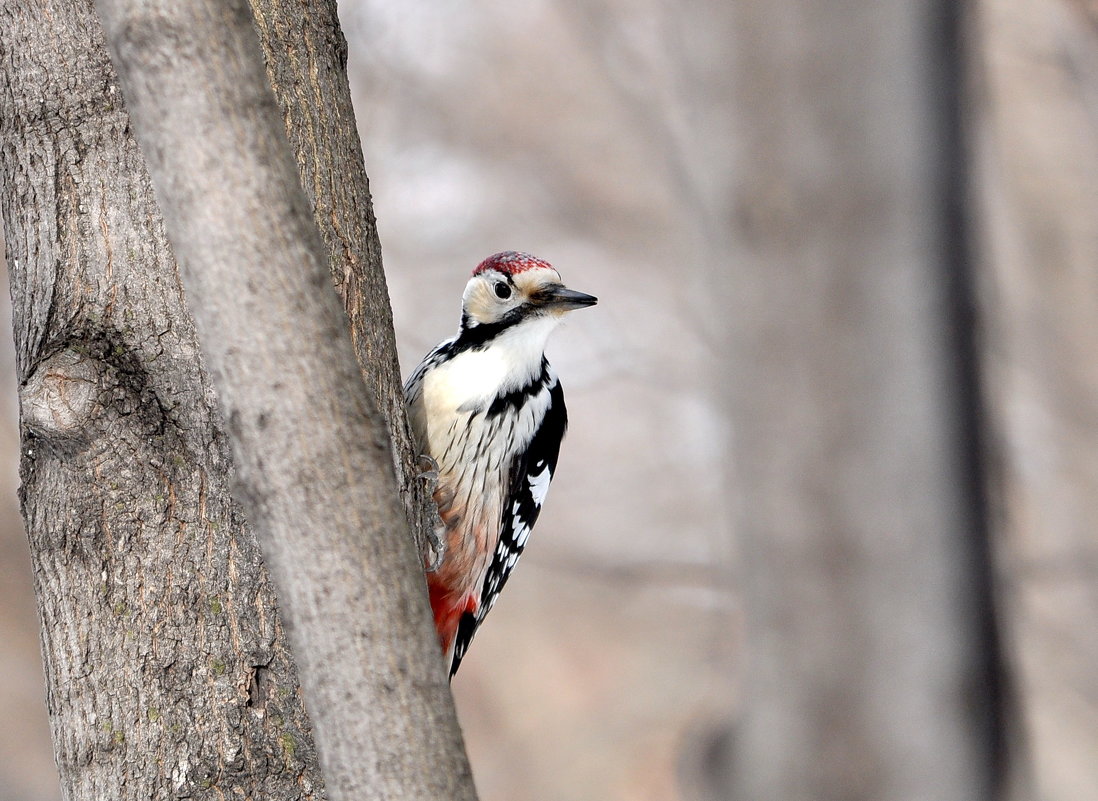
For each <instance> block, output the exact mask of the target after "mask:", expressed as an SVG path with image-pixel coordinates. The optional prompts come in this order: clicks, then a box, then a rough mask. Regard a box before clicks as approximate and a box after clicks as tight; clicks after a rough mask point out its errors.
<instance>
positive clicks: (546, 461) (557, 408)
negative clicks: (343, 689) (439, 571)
mask: <svg viewBox="0 0 1098 801" xmlns="http://www.w3.org/2000/svg"><path fill="white" fill-rule="evenodd" d="M567 428H568V411H567V410H566V409H565V406H564V391H563V390H562V389H561V386H560V382H559V381H557V380H556V379H555V378H554V379H553V383H552V385H551V386H550V387H549V406H548V408H546V410H545V417H543V418H542V421H541V425H540V426H538V429H537V431H535V432H534V436H533V438H532V439H531V440H530V444H529V445H528V446H527V448H526V450H525V451H523V452H522V453H519V454H517V455H516V456H515V458H514V461H513V462H512V463H511V469H510V471H509V473H510V475H509V476H508V482H507V486H508V492H507V496H506V498H505V500H504V503H503V520H502V525H501V526H500V535H499V543H498V544H497V545H496V552H495V554H494V555H493V557H492V563H491V564H490V565H489V566H488V571H487V572H486V573H485V574H484V585H483V587H482V589H481V593H480V601H481V603H480V608H479V609H478V610H477V613H476V615H475V616H474V615H472V614H466V615H464V616H463V617H462V619H461V623H460V624H459V625H458V632H457V637H456V639H455V643H454V659H453V662H452V663H451V665H450V675H451V676H453V675H454V674H455V673H457V669H458V665H459V664H461V659H462V657H463V656H465V652H466V650H467V649H468V648H469V643H470V642H471V641H472V639H473V635H474V634H475V633H476V630H477V628H478V627H479V626H480V624H481V622H482V621H483V620H484V618H485V616H486V615H487V614H488V612H489V611H491V609H492V606H493V605H494V604H495V602H496V598H498V597H499V593H500V591H501V590H502V589H503V585H504V584H506V583H507V578H508V577H509V576H510V575H511V571H512V570H513V569H514V567H515V564H516V563H517V562H518V558H519V556H521V555H522V551H523V549H524V548H525V547H526V540H527V538H528V537H529V536H530V530H531V529H532V528H533V527H534V523H536V522H537V519H538V514H540V512H541V506H542V504H543V503H544V502H545V493H546V491H547V490H548V489H549V482H550V481H551V480H552V478H553V474H554V473H555V472H556V470H557V456H558V455H559V454H560V443H561V440H563V439H564V432H565V430H566V429H567Z"/></svg>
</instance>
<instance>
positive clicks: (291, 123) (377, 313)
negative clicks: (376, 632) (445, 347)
mask: <svg viewBox="0 0 1098 801" xmlns="http://www.w3.org/2000/svg"><path fill="white" fill-rule="evenodd" d="M252 12H253V14H254V16H255V27H256V32H257V33H258V34H259V40H260V44H261V45H262V47H263V55H264V59H265V63H266V67H267V75H268V78H269V80H270V84H271V87H272V88H273V89H274V93H275V97H276V98H277V100H278V105H279V108H280V109H281V112H282V118H283V122H284V124H285V129H286V136H287V139H288V140H289V142H290V145H291V147H292V148H293V150H294V155H295V156H296V158H297V164H298V170H299V171H300V173H301V184H302V187H303V188H304V189H305V194H306V195H307V196H308V198H309V202H310V203H311V204H312V207H313V219H314V220H315V222H316V224H317V227H318V228H319V229H320V233H321V236H322V238H323V239H324V244H325V245H326V247H327V249H328V264H329V268H330V270H331V273H332V277H333V279H334V280H335V284H336V286H337V287H338V288H339V291H340V297H342V299H343V305H344V308H345V309H346V311H347V316H348V318H349V319H350V321H351V336H352V339H353V341H354V345H355V355H356V356H357V357H358V361H359V366H360V367H361V368H362V373H363V376H364V377H365V379H366V384H367V386H368V387H370V389H371V390H372V392H373V398H374V402H375V403H376V404H377V407H378V408H379V409H380V410H381V412H382V414H383V415H384V416H385V419H386V421H387V423H388V426H389V436H390V438H391V439H392V442H393V447H394V454H395V457H396V458H395V460H394V463H395V465H396V470H397V484H398V486H399V488H400V491H401V493H402V497H403V500H404V503H405V507H406V509H407V512H408V518H409V521H410V522H411V524H412V531H413V532H414V534H415V536H416V537H417V542H418V543H419V545H420V547H421V549H423V548H424V539H425V535H426V533H427V532H429V531H430V529H431V526H432V525H433V520H434V516H433V506H432V505H431V499H430V493H429V492H427V491H426V487H427V485H426V483H425V482H423V481H417V480H415V476H416V475H417V473H419V471H421V470H422V469H423V468H424V465H422V464H417V463H416V456H417V454H416V453H415V452H414V450H413V447H412V439H411V433H410V431H409V429H408V424H407V417H406V415H405V414H404V393H403V391H402V388H401V380H400V367H399V365H398V363H397V359H396V341H395V339H394V335H393V315H392V309H391V308H390V306H389V292H388V289H387V287H386V284H385V273H384V272H383V270H382V266H381V244H380V242H379V241H378V236H377V226H376V225H375V222H374V211H373V205H372V203H371V202H370V183H369V180H368V178H367V176H366V168H365V166H364V164H363V160H362V144H361V142H360V141H359V137H358V126H357V125H356V123H355V112H354V109H353V107H352V105H351V91H350V87H349V86H348V84H347V71H346V66H347V43H346V41H345V40H344V38H343V34H342V32H341V30H340V27H339V20H338V18H337V16H336V4H335V3H334V2H331V1H330V0H324V1H323V2H315V3H311V4H310V5H309V13H308V14H302V13H292V9H291V8H290V6H289V4H288V3H287V2H286V1H285V0H252ZM299 76H306V77H307V80H298V77H299Z"/></svg>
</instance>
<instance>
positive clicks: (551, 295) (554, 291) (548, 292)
mask: <svg viewBox="0 0 1098 801" xmlns="http://www.w3.org/2000/svg"><path fill="white" fill-rule="evenodd" d="M537 302H538V303H539V304H540V305H542V306H548V307H550V308H552V309H554V310H556V311H571V310H572V309H582V308H583V307H584V306H594V305H595V304H596V303H598V302H599V299H598V298H596V297H595V296H594V295H588V294H585V293H583V292H577V291H576V290H574V289H569V288H568V287H566V286H562V285H560V284H556V285H555V286H547V287H545V289H542V290H541V291H540V292H538V293H537Z"/></svg>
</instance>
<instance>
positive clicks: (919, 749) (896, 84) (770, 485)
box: [727, 0, 1002, 801]
mask: <svg viewBox="0 0 1098 801" xmlns="http://www.w3.org/2000/svg"><path fill="white" fill-rule="evenodd" d="M947 7H948V8H949V10H947ZM740 8H741V17H740V21H739V22H740V24H739V25H738V26H737V30H738V31H739V32H740V37H739V41H738V45H739V47H740V49H739V53H740V54H741V59H740V61H739V62H738V65H737V81H738V87H739V90H740V95H739V98H740V100H741V108H743V109H745V113H744V115H743V125H742V127H743V130H744V132H745V135H746V136H745V146H744V158H742V159H741V163H740V165H739V166H740V172H739V174H738V183H739V189H738V193H737V197H736V208H737V209H738V214H737V217H736V219H737V222H738V228H737V231H736V233H737V240H738V241H739V242H740V243H742V245H743V248H744V252H743V253H742V254H741V256H742V258H741V259H739V260H737V272H736V273H735V279H734V282H733V283H732V286H731V288H732V296H731V299H730V301H729V302H730V305H731V310H730V313H729V317H730V319H731V320H733V321H734V323H733V327H732V347H733V354H734V355H733V359H732V363H731V368H732V369H731V371H730V373H729V375H728V377H727V380H728V382H729V386H730V387H731V399H732V404H731V405H732V411H733V427H734V434H735V436H734V443H733V447H734V455H735V460H736V467H735V474H734V487H735V489H736V494H737V496H738V498H739V499H740V500H739V508H740V517H739V521H738V522H739V524H740V530H741V532H742V540H743V542H744V551H745V583H746V587H747V596H748V597H747V603H748V609H749V626H748V635H747V642H746V648H747V657H746V664H747V668H746V672H747V675H746V678H745V681H744V690H743V692H744V698H745V701H744V707H745V709H744V718H743V721H742V725H741V726H740V727H739V729H738V730H737V732H736V736H735V738H734V745H733V766H732V770H731V771H730V774H729V775H730V776H731V777H732V781H733V783H734V785H735V788H736V790H737V795H736V797H737V798H742V799H749V800H750V801H771V800H773V801H778V800H779V799H780V800H781V801H808V800H809V799H811V800H812V801H822V800H830V799H834V800H835V801H840V800H841V801H856V800H857V799H864V800H865V801H869V799H873V801H916V800H917V799H940V798H949V799H956V800H957V801H961V799H972V800H973V801H975V799H990V798H994V797H999V796H998V795H997V792H998V787H999V786H998V780H999V773H998V771H999V769H1000V768H1001V767H1002V762H1001V758H1002V752H1001V746H1002V743H1001V740H1000V737H1001V733H1000V731H1001V730H1000V724H1001V720H1000V719H999V715H1000V712H1001V707H1000V701H1001V698H1000V694H999V689H1000V688H999V682H1000V679H1001V674H1000V668H999V664H998V661H997V657H998V652H997V643H996V636H995V635H996V630H995V626H994V621H993V619H992V605H991V595H990V571H991V566H990V562H989V558H988V552H987V519H986V515H985V512H984V502H983V495H982V486H981V482H982V480H983V478H984V476H983V475H982V472H981V465H982V450H981V443H980V422H981V421H980V419H979V417H978V415H977V414H976V412H977V408H978V393H977V386H976V384H975V380H974V379H975V376H976V365H975V361H974V358H973V355H974V353H975V342H974V340H973V331H972V327H971V319H970V318H969V308H970V303H971V297H970V296H969V287H968V286H967V283H966V277H967V275H968V271H969V269H970V266H971V265H970V264H969V262H968V259H967V253H968V249H967V234H966V231H965V220H964V215H963V206H964V200H965V186H964V174H965V173H964V170H965V163H964V160H963V149H962V146H961V140H960V137H959V125H958V123H959V118H958V108H959V105H958V103H957V93H958V91H959V85H960V84H959V82H960V70H959V61H958V51H957V47H956V46H957V42H958V37H959V34H958V28H957V25H958V20H957V19H956V14H957V13H958V12H957V11H956V9H955V7H954V6H953V5H952V4H946V3H939V2H910V1H909V0H889V1H888V2H865V3H846V4H841V5H835V4H820V3H817V2H813V0H781V1H780V2H779V1H777V0H759V2H747V3H743V4H741V6H740Z"/></svg>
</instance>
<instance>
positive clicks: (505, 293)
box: [493, 281, 511, 300]
mask: <svg viewBox="0 0 1098 801" xmlns="http://www.w3.org/2000/svg"><path fill="white" fill-rule="evenodd" d="M493 288H494V289H495V291H496V297H497V298H499V299H500V300H507V298H509V297H511V287H509V286H507V284H505V283H503V282H502V281H497V282H496V285H495V287H493Z"/></svg>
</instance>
